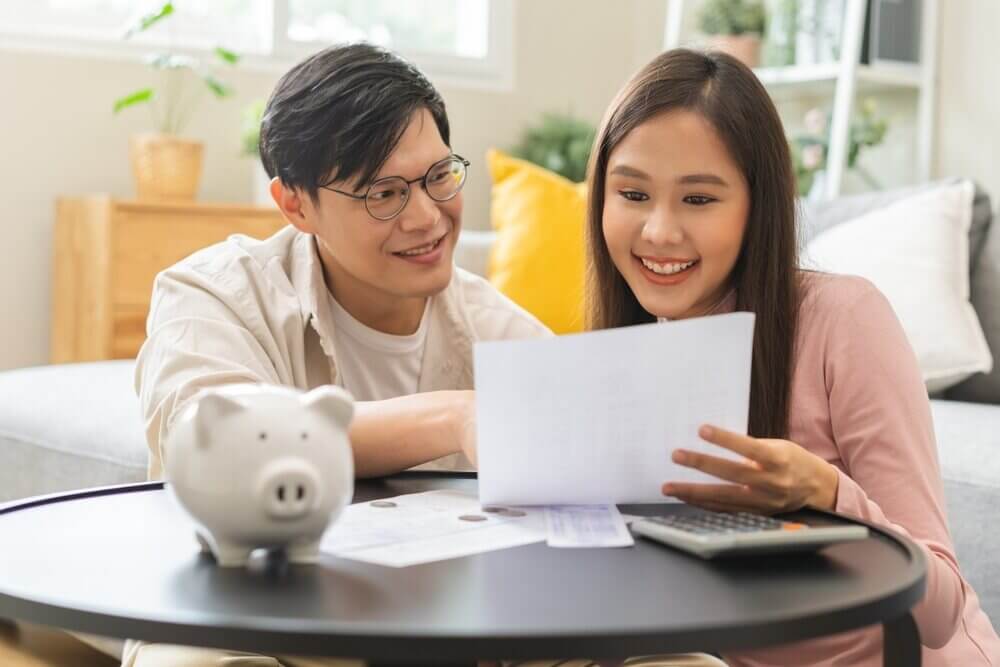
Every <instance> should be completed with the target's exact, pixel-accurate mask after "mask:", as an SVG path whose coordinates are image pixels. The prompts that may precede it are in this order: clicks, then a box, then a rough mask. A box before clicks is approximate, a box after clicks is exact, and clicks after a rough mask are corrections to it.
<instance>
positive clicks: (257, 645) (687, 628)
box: [0, 473, 925, 667]
mask: <svg viewBox="0 0 1000 667" xmlns="http://www.w3.org/2000/svg"><path fill="white" fill-rule="evenodd" d="M440 488H456V489H461V490H465V491H468V492H471V493H475V491H476V481H475V479H473V478H471V477H469V476H454V475H452V476H443V475H435V474H420V473H407V474H403V475H400V476H396V477H392V478H388V479H382V480H375V481H361V482H359V483H358V485H357V489H356V492H355V502H362V501H370V500H374V499H377V498H384V497H388V496H394V495H399V494H404V493H415V492H418V491H426V490H430V489H440ZM622 509H623V511H626V512H629V513H632V514H643V513H653V512H680V511H685V510H686V508H685V507H684V506H682V505H670V504H667V505H654V506H648V505H647V506H623V508H622ZM796 516H797V518H799V519H800V520H806V521H808V522H812V523H823V522H830V521H843V519H840V518H838V517H836V516H834V515H827V514H824V513H819V512H804V513H799V514H798V515H796ZM870 528H871V536H870V537H869V538H868V539H866V540H864V541H860V542H855V543H850V544H843V545H837V546H833V547H829V548H827V549H825V550H824V551H822V552H820V553H817V554H810V555H801V554H800V555H787V556H767V557H759V558H753V559H747V558H744V559H732V560H720V561H710V562H706V561H702V560H699V559H697V558H694V557H691V556H687V555H685V554H682V553H680V552H676V551H673V550H671V549H669V548H667V547H664V546H662V545H659V544H657V543H654V542H649V541H646V540H643V539H637V540H636V545H635V547H633V548H620V549H552V548H548V547H547V546H545V545H544V544H542V543H540V544H533V545H529V546H525V547H519V548H515V549H506V550H502V551H495V552H490V553H486V554H481V555H476V556H469V557H465V558H459V559H453V560H449V561H442V562H437V563H430V564H426V565H419V566H413V567H408V568H401V569H394V568H386V567H380V566H376V565H370V564H365V563H361V562H356V561H350V560H346V559H341V558H337V557H334V556H331V555H327V554H324V556H323V557H322V560H321V562H320V564H319V565H316V566H306V565H294V566H288V565H285V566H283V567H282V566H280V564H279V565H275V566H272V567H265V568H261V569H257V570H254V569H229V568H219V567H216V566H215V565H214V563H213V562H212V560H211V559H210V558H209V557H207V556H202V555H200V554H199V553H198V550H197V546H196V544H195V541H194V538H193V535H192V532H191V524H190V522H189V520H188V518H187V517H186V516H185V515H184V514H183V513H182V512H181V511H180V510H179V509H178V508H177V507H176V505H175V504H174V503H173V502H172V501H171V500H170V498H169V497H168V495H167V494H166V492H164V491H163V487H162V484H160V483H147V484H135V485H128V486H122V487H109V488H104V489H94V490H87V491H80V492H74V493H66V494H58V495H54V496H46V497H42V498H35V499H29V500H26V501H19V502H15V503H9V504H7V505H3V506H0V617H7V618H14V619H21V620H24V621H29V622H34V623H41V624H45V625H50V626H56V627H61V628H66V629H69V630H76V631H81V632H89V633H95V634H101V635H107V636H112V637H132V638H137V639H144V640H149V641H157V642H169V643H175V644H188V645H196V646H213V647H225V648H230V649H237V650H245V651H254V652H261V653H271V654H275V653H277V654H281V653H284V654H288V653H295V654H303V655H330V656H342V657H358V658H364V659H367V660H369V661H370V662H372V663H380V662H386V663H414V662H420V663H424V664H435V665H442V664H451V663H463V662H470V661H472V660H474V659H476V658H484V659H485V658H489V659H499V658H503V659H528V658H553V657H554V658H558V657H563V658H565V657H572V656H578V657H588V658H610V657H623V656H629V655H648V654H655V653H679V652H688V651H713V652H724V651H729V650H736V649H749V648H758V647H764V646H769V645H776V644H784V643H788V642H791V641H796V640H801V639H807V638H810V637H816V636H819V635H826V634H832V633H836V632H842V631H845V630H850V629H854V628H859V627H862V626H867V625H873V624H877V623H881V624H883V627H884V631H885V639H886V641H885V664H886V665H900V666H902V665H905V666H906V667H913V666H914V665H919V664H920V642H919V637H918V634H917V630H916V626H915V624H914V623H913V619H912V617H911V616H910V613H909V610H910V609H911V607H913V605H915V604H916V603H917V602H918V601H919V600H920V598H921V597H922V596H923V593H924V586H925V581H924V577H925V563H924V559H923V556H922V554H921V552H920V551H919V549H918V548H917V547H916V546H915V545H914V544H913V543H912V542H910V541H909V540H907V539H905V538H903V537H901V536H899V535H895V534H891V533H889V532H887V531H884V530H882V529H879V528H875V527H871V526H870Z"/></svg>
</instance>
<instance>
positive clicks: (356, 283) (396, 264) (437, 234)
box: [272, 109, 462, 333]
mask: <svg viewBox="0 0 1000 667" xmlns="http://www.w3.org/2000/svg"><path fill="white" fill-rule="evenodd" d="M449 155H451V150H450V149H449V147H448V146H447V145H446V144H445V143H444V140H443V139H442V138H441V134H440V133H439V132H438V129H437V125H436V124H435V122H434V118H433V117H432V116H431V114H430V112H429V111H427V110H426V109H420V110H418V111H416V112H415V113H414V114H413V116H412V117H411V119H410V123H409V125H408V126H407V128H406V130H405V131H404V132H403V135H402V137H401V138H400V140H399V144H398V145H397V146H396V148H395V150H394V151H393V152H392V153H391V154H390V155H389V158H388V160H386V162H385V164H384V165H383V166H382V168H381V169H380V170H379V172H378V173H377V174H376V175H375V178H374V179H373V180H376V181H377V180H379V179H381V178H385V177H388V176H400V177H402V178H404V179H406V180H407V181H412V180H414V179H419V178H421V177H423V176H424V174H426V173H427V170H428V169H429V168H430V167H431V166H432V165H434V164H435V163H437V162H439V161H441V160H443V159H445V158H447V157H448V156H449ZM368 185H369V184H368V183H358V182H356V181H335V182H333V183H330V184H329V187H331V188H335V189H337V190H341V191H343V192H349V193H353V194H361V195H363V194H365V192H366V191H367V189H368ZM279 188H280V184H279ZM272 193H274V186H273V185H272ZM284 196H287V194H286V195H284ZM277 197H278V195H276V198H277ZM280 205H281V202H279V206H280ZM298 205H299V207H300V209H299V210H300V214H299V216H300V218H299V220H298V221H296V220H295V219H294V217H295V216H290V215H289V212H288V211H287V210H286V209H285V207H283V206H282V209H283V210H284V211H285V213H286V217H289V220H290V222H292V224H294V225H295V226H296V227H298V228H299V229H301V230H302V231H305V232H308V233H311V234H313V235H315V237H316V243H317V246H318V248H319V252H320V257H321V258H322V260H323V265H324V269H325V274H326V280H327V287H328V288H329V289H330V291H331V292H332V293H333V295H334V298H336V299H337V301H338V302H339V303H340V304H341V305H342V306H343V307H344V308H345V309H346V310H347V311H348V312H350V313H351V314H352V315H353V316H354V317H355V318H357V319H359V320H361V321H362V322H364V323H365V324H368V325H369V326H373V327H375V328H382V329H383V330H385V328H384V327H380V326H378V323H379V322H380V321H384V320H389V321H391V320H393V319H395V317H394V316H393V315H391V313H394V312H397V311H405V312H415V311H416V310H419V312H422V311H423V304H424V299H425V298H426V297H430V296H433V295H435V294H437V293H439V292H441V291H442V290H444V289H445V287H447V286H448V283H449V282H450V281H451V273H452V255H453V252H454V249H455V244H456V242H457V240H458V234H459V230H460V228H461V219H462V194H461V193H459V194H458V195H456V196H455V197H454V198H452V199H450V200H448V201H444V202H438V201H435V200H433V199H431V197H430V196H429V195H428V194H427V192H426V190H424V188H423V187H422V185H421V183H420V182H419V181H418V182H415V183H412V184H411V185H410V190H409V200H408V201H407V203H406V206H405V208H403V210H402V212H400V213H399V214H398V215H397V216H396V217H394V218H392V219H391V220H388V221H382V220H377V219H376V218H374V217H372V216H371V214H369V212H368V210H367V209H366V207H365V202H364V201H363V200H361V199H352V198H351V197H348V196H345V195H343V194H339V193H337V192H333V191H331V190H328V189H324V188H320V190H319V194H318V205H317V204H314V203H313V202H312V201H311V200H310V199H309V197H308V196H306V195H304V194H302V195H300V196H299V198H298ZM407 319H411V318H407ZM418 321H419V320H418ZM389 328H393V327H392V326H390V327H389ZM404 328H409V327H404ZM404 333H405V332H404Z"/></svg>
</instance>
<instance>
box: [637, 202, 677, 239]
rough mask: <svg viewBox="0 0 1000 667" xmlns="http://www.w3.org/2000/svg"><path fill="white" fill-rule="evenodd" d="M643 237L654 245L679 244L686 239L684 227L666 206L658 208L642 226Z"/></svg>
mask: <svg viewBox="0 0 1000 667" xmlns="http://www.w3.org/2000/svg"><path fill="white" fill-rule="evenodd" d="M642 239H643V240H644V241H646V242H647V243H649V244H650V245H653V246H670V245H678V244H680V243H681V242H682V241H683V240H684V228H683V227H681V225H680V223H679V221H678V220H677V218H676V216H674V215H673V214H672V213H671V211H669V210H668V209H665V208H656V209H654V210H653V211H652V213H651V214H650V216H649V217H648V218H646V221H645V222H644V223H643V226H642Z"/></svg>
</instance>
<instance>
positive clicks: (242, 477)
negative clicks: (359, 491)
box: [163, 385, 354, 566]
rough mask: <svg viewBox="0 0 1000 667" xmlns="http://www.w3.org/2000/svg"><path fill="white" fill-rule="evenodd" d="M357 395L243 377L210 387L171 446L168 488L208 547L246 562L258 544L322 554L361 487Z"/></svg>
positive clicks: (309, 557)
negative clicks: (351, 431) (351, 428)
mask: <svg viewBox="0 0 1000 667" xmlns="http://www.w3.org/2000/svg"><path fill="white" fill-rule="evenodd" d="M353 415H354V401H353V399H352V398H351V395H350V394H348V393H347V392H346V391H344V390H343V389H340V388H339V387H320V388H318V389H314V390H313V391H311V392H309V393H304V392H300V391H297V390H294V389H290V388H287V387H276V386H265V385H234V386H231V387H220V388H218V389H211V390H205V391H203V392H202V393H201V394H200V396H199V397H198V398H196V399H195V400H193V401H192V403H191V405H190V406H188V407H187V409H185V411H184V413H183V414H182V415H181V416H180V417H178V419H177V421H176V422H175V424H174V426H173V428H172V430H171V431H170V433H169V435H168V437H167V439H166V441H165V442H164V446H163V455H164V463H165V469H166V477H167V482H168V484H167V488H168V489H169V490H170V491H171V492H172V493H173V495H174V497H175V498H176V500H177V501H178V502H179V503H180V505H181V507H183V508H184V509H185V510H187V512H188V513H189V514H190V515H191V516H192V518H194V520H195V523H196V524H197V528H196V531H195V532H196V535H197V538H198V541H199V542H200V543H201V546H202V549H203V550H205V551H210V552H211V553H212V554H213V555H214V556H215V558H216V560H217V561H218V563H219V564H220V565H225V566H240V565H245V564H246V562H247V559H248V558H249V556H250V552H251V551H253V550H254V549H258V548H268V549H275V548H283V549H285V552H286V554H287V557H288V560H289V561H290V562H294V563H310V562H315V561H316V560H317V559H318V557H319V541H320V538H321V537H322V536H323V532H324V531H325V530H326V528H327V526H329V525H330V524H331V523H332V522H333V521H334V520H335V519H336V518H337V516H339V514H340V512H341V510H342V509H343V508H344V507H345V506H346V505H347V504H348V503H349V502H350V500H351V496H352V494H353V492H354V458H353V455H352V453H351V446H350V442H349V440H348V438H347V427H348V425H349V424H350V422H351V418H352V416H353Z"/></svg>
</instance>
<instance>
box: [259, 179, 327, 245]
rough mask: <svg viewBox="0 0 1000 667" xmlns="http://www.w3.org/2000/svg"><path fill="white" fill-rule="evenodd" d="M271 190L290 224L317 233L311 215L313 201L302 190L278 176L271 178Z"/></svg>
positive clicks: (306, 231)
mask: <svg viewBox="0 0 1000 667" xmlns="http://www.w3.org/2000/svg"><path fill="white" fill-rule="evenodd" d="M270 190H271V199H273V200H274V203H275V205H276V206H277V207H278V210H279V211H281V215H282V217H284V218H285V221H286V222H288V224H290V225H291V226H292V227H295V228H296V229H297V230H299V231H300V232H304V233H306V234H315V233H316V226H315V224H313V217H312V216H311V215H309V213H311V212H312V211H313V207H312V202H311V201H307V199H308V197H307V196H305V194H304V193H303V192H302V191H301V190H299V189H297V188H293V187H289V186H287V185H285V184H284V183H282V182H281V179H280V178H278V177H277V176H275V177H274V178H272V179H271V185H270Z"/></svg>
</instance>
